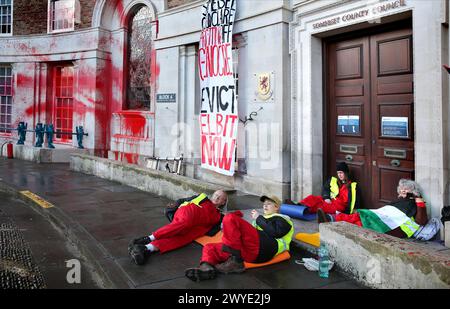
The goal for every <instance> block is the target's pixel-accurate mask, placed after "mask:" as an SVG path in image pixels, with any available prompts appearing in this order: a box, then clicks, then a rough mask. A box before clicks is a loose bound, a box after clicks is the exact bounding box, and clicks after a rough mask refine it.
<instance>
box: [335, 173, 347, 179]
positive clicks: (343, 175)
mask: <svg viewBox="0 0 450 309" xmlns="http://www.w3.org/2000/svg"><path fill="white" fill-rule="evenodd" d="M337 176H338V178H339V180H340V181H343V180H346V176H345V173H344V172H342V171H337Z"/></svg>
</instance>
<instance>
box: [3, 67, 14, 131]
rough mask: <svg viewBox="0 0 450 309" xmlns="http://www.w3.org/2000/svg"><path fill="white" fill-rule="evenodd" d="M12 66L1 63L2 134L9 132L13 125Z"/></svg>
mask: <svg viewBox="0 0 450 309" xmlns="http://www.w3.org/2000/svg"><path fill="white" fill-rule="evenodd" d="M11 115H12V68H11V66H10V65H1V64H0V134H3V133H6V134H9V133H10V131H8V130H5V128H10V127H11V125H12V116H11Z"/></svg>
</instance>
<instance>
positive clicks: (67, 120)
mask: <svg viewBox="0 0 450 309" xmlns="http://www.w3.org/2000/svg"><path fill="white" fill-rule="evenodd" d="M54 83H55V94H54V100H53V119H54V120H55V121H56V125H55V131H57V132H58V131H59V132H72V123H73V67H72V66H64V67H63V66H61V67H56V68H55V75H54ZM55 140H56V141H59V142H63V143H71V142H72V135H69V134H55Z"/></svg>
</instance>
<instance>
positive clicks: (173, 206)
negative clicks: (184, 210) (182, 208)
mask: <svg viewBox="0 0 450 309" xmlns="http://www.w3.org/2000/svg"><path fill="white" fill-rule="evenodd" d="M166 207H167V208H176V207H177V203H174V202H171V203H168V204H167V205H166Z"/></svg>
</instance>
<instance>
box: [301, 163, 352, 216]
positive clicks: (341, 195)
mask: <svg viewBox="0 0 450 309" xmlns="http://www.w3.org/2000/svg"><path fill="white" fill-rule="evenodd" d="M336 174H337V177H334V176H333V177H330V178H329V179H328V180H327V182H326V183H325V184H324V186H323V190H322V196H315V195H309V196H307V197H306V198H304V199H303V200H301V201H300V202H299V204H301V205H304V206H307V207H308V208H309V209H308V210H309V212H310V213H316V212H317V210H318V209H322V210H323V212H325V213H327V214H336V213H345V214H352V213H354V212H355V210H356V209H357V208H359V206H360V205H359V200H360V190H359V186H358V185H357V183H356V182H354V181H351V180H350V177H349V169H348V166H347V164H346V163H345V162H340V163H338V164H337V166H336Z"/></svg>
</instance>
